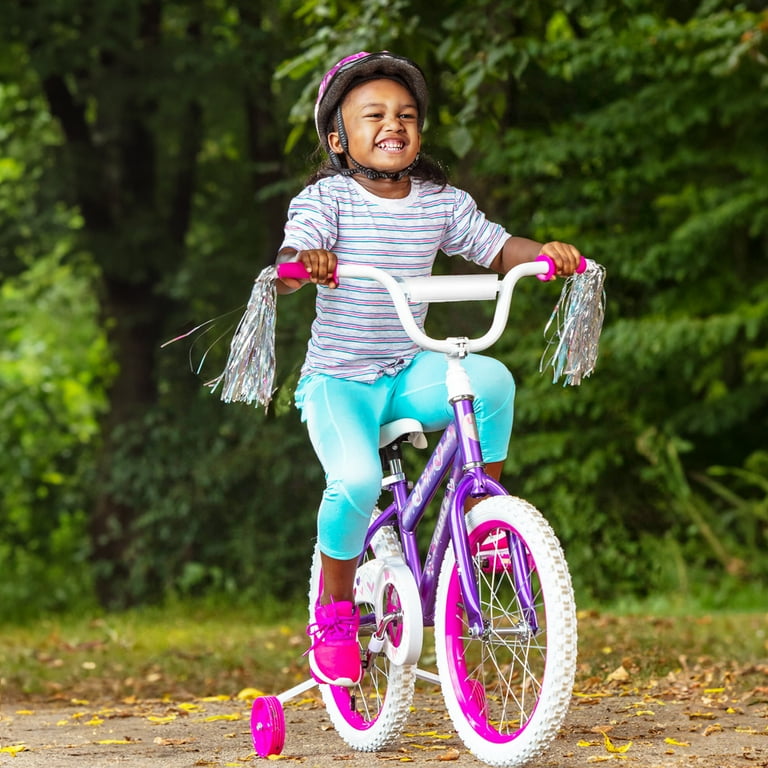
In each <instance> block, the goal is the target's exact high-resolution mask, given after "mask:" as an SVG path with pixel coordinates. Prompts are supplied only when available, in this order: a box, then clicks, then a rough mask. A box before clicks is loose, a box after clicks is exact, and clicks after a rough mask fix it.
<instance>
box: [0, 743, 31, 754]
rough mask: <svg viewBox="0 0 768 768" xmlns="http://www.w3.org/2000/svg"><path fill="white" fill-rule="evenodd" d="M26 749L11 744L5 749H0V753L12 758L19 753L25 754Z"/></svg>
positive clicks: (24, 746)
mask: <svg viewBox="0 0 768 768" xmlns="http://www.w3.org/2000/svg"><path fill="white" fill-rule="evenodd" d="M26 751H27V747H26V745H24V744H11V745H10V746H7V747H0V752H7V753H8V754H9V755H13V757H16V755H18V754H19V752H26Z"/></svg>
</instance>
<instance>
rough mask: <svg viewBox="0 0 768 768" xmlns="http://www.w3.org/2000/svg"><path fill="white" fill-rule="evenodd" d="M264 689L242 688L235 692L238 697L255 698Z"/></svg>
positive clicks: (262, 692)
mask: <svg viewBox="0 0 768 768" xmlns="http://www.w3.org/2000/svg"><path fill="white" fill-rule="evenodd" d="M263 695H264V691H260V690H259V689H258V688H243V690H242V691H240V693H238V694H237V698H238V699H257V698H258V697H259V696H263Z"/></svg>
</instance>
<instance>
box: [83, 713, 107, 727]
mask: <svg viewBox="0 0 768 768" xmlns="http://www.w3.org/2000/svg"><path fill="white" fill-rule="evenodd" d="M103 722H104V721H103V720H102V719H101V718H100V717H96V715H94V716H93V717H92V718H91V719H90V720H89V721H88V722H87V723H86V725H92V726H97V725H101V724H102V723H103Z"/></svg>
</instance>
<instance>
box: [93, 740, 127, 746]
mask: <svg viewBox="0 0 768 768" xmlns="http://www.w3.org/2000/svg"><path fill="white" fill-rule="evenodd" d="M96 743H97V744H105V745H111V744H130V743H131V742H130V739H102V740H101V741H97V742H96Z"/></svg>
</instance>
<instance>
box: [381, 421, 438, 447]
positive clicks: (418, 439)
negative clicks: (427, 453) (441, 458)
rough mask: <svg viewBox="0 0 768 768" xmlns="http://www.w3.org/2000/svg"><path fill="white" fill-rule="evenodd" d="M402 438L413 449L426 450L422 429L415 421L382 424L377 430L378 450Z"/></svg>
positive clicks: (425, 440)
mask: <svg viewBox="0 0 768 768" xmlns="http://www.w3.org/2000/svg"><path fill="white" fill-rule="evenodd" d="M401 437H404V438H405V439H406V440H407V441H408V442H409V443H410V444H411V445H412V446H413V447H414V448H426V447H427V438H426V437H425V436H424V427H423V426H422V424H421V422H420V421H417V420H416V419H396V420H395V421H390V422H388V423H387V424H382V425H381V429H380V430H379V448H384V447H385V446H387V445H389V444H390V443H394V442H395V440H398V439H399V438H401Z"/></svg>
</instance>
